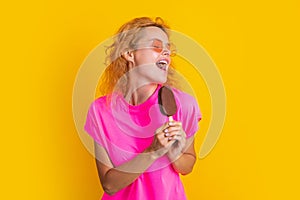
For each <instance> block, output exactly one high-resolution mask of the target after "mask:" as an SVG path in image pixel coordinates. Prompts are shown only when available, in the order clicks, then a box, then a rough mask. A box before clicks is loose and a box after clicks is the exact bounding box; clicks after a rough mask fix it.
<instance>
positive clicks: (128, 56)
mask: <svg viewBox="0 0 300 200" xmlns="http://www.w3.org/2000/svg"><path fill="white" fill-rule="evenodd" d="M122 56H123V57H124V58H125V59H126V60H127V61H128V62H132V63H134V53H133V51H126V52H125V53H123V55H122Z"/></svg>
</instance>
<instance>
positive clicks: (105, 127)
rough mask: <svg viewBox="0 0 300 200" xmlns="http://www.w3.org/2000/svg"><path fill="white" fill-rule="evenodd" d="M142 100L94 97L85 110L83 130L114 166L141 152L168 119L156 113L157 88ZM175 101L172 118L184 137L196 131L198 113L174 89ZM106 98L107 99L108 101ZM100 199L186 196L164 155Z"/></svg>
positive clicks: (181, 199) (148, 199) (150, 199)
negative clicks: (179, 123) (132, 179)
mask: <svg viewBox="0 0 300 200" xmlns="http://www.w3.org/2000/svg"><path fill="white" fill-rule="evenodd" d="M160 87H161V86H160V85H159V86H158V87H157V89H156V91H155V92H154V93H153V95H152V96H151V97H150V98H149V99H147V100H146V101H145V102H144V103H142V104H140V105H137V106H133V105H130V104H128V103H127V102H126V101H125V99H124V98H123V97H122V96H121V95H117V94H114V95H110V96H103V97H100V98H98V99H96V100H95V101H94V102H93V103H92V105H91V106H90V109H89V111H88V115H87V119H86V124H85V127H84V128H85V130H86V131H87V132H88V133H89V134H90V135H91V136H92V137H93V139H94V140H95V141H96V142H97V143H98V144H99V145H100V146H102V147H104V148H105V149H106V151H107V153H108V155H109V157H110V159H111V161H112V163H113V165H114V166H115V167H117V166H119V165H121V164H122V163H124V162H126V161H128V160H130V159H132V158H133V157H135V156H136V155H137V154H139V153H141V152H142V151H144V150H145V149H146V148H147V147H149V146H150V144H151V143H152V141H153V138H154V133H155V130H156V129H157V128H159V127H160V126H161V125H162V124H164V123H165V122H167V121H168V117H167V116H164V115H162V114H161V112H160V108H159V104H158V89H159V88H160ZM172 90H173V92H174V96H175V99H176V104H177V107H178V109H177V113H176V114H175V115H174V116H173V118H174V120H176V121H181V122H182V127H183V129H184V131H185V132H186V134H187V138H188V137H190V136H192V135H194V134H195V133H196V131H197V130H198V121H199V120H200V119H201V117H202V116H201V113H200V110H199V107H198V105H197V102H196V100H195V99H194V98H193V97H192V96H190V95H188V94H186V93H184V92H181V91H179V90H177V89H175V88H173V89H172ZM108 99H109V100H108ZM102 199H103V200H116V199H117V200H126V199H130V200H141V199H143V200H184V199H186V196H185V192H184V188H183V185H182V183H181V180H180V177H179V174H178V173H177V172H175V170H174V169H173V167H172V164H171V163H170V161H169V159H168V158H167V156H162V157H161V158H159V159H157V160H156V161H155V162H154V163H153V164H152V165H151V166H150V167H149V168H148V169H147V170H146V171H145V172H144V173H142V174H141V175H140V176H139V177H138V178H137V179H136V180H135V181H134V182H133V183H131V184H130V185H128V186H127V187H125V188H123V189H122V190H120V191H118V192H117V193H116V194H114V195H112V196H110V195H108V194H106V193H104V195H103V197H102Z"/></svg>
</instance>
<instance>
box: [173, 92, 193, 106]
mask: <svg viewBox="0 0 300 200" xmlns="http://www.w3.org/2000/svg"><path fill="white" fill-rule="evenodd" d="M172 91H173V93H174V96H175V98H176V99H177V100H178V101H179V102H180V103H181V104H184V105H187V106H191V105H192V106H193V105H195V104H196V105H197V101H196V99H195V98H194V97H193V96H192V95H190V94H188V93H186V92H183V91H181V90H179V89H176V88H172Z"/></svg>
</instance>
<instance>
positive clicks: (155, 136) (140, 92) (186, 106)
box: [85, 17, 201, 200]
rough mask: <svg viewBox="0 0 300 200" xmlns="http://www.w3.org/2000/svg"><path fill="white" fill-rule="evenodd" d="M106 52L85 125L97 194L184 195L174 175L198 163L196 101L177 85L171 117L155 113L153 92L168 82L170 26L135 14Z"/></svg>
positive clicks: (155, 197)
mask: <svg viewBox="0 0 300 200" xmlns="http://www.w3.org/2000/svg"><path fill="white" fill-rule="evenodd" d="M107 52H108V54H109V55H108V61H109V62H110V64H109V66H108V67H107V69H106V71H105V72H104V75H103V76H102V78H101V85H100V90H101V91H102V93H103V94H105V95H104V96H102V97H100V98H98V99H96V100H95V101H94V102H93V104H92V105H91V107H90V109H89V112H88V115H87V119H86V124H85V130H86V131H87V132H88V133H89V134H90V135H91V136H92V137H93V139H94V141H95V143H94V145H95V156H96V158H97V159H96V164H97V169H98V174H99V178H100V182H101V185H102V187H103V189H104V191H105V193H104V195H103V197H102V199H120V200H124V199H130V200H137V199H139V200H140V199H143V200H144V199H146V200H147V199H149V200H150V199H151V200H160V199H161V200H167V199H168V200H177V199H178V200H184V199H186V196H185V193H184V188H183V185H182V182H181V181H180V177H179V173H180V174H183V175H185V174H188V173H190V172H191V171H192V169H193V166H194V164H195V161H196V155H195V150H194V141H193V135H194V134H195V132H196V131H197V130H198V121H199V120H200V119H201V114H200V111H199V108H198V105H197V103H196V101H195V99H194V98H193V97H192V96H190V95H188V94H186V93H183V92H181V91H180V90H178V89H176V88H175V87H172V90H173V93H174V96H175V100H176V104H177V108H178V109H177V112H176V114H175V115H174V116H173V118H174V121H170V122H169V121H168V117H166V116H164V115H163V114H162V113H161V112H160V108H159V105H158V100H157V99H158V90H159V89H160V88H161V87H162V85H169V86H172V85H173V83H172V69H171V68H172V66H171V55H172V54H173V53H174V48H173V46H172V45H171V44H170V42H169V32H168V26H167V25H166V24H165V23H164V22H163V21H162V19H161V18H156V19H155V20H154V21H153V20H152V19H150V18H147V17H142V18H136V19H133V20H132V21H129V22H128V23H126V24H124V25H123V26H122V27H121V28H120V29H119V31H118V35H117V36H116V37H115V39H114V43H113V44H112V45H111V46H110V47H109V48H108V51H107Z"/></svg>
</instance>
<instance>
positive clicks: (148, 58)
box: [135, 51, 158, 65]
mask: <svg viewBox="0 0 300 200" xmlns="http://www.w3.org/2000/svg"><path fill="white" fill-rule="evenodd" d="M157 57H158V55H157V53H155V52H153V51H152V52H144V53H142V52H141V53H139V54H136V56H135V64H136V65H142V64H149V63H155V62H156V59H157Z"/></svg>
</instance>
